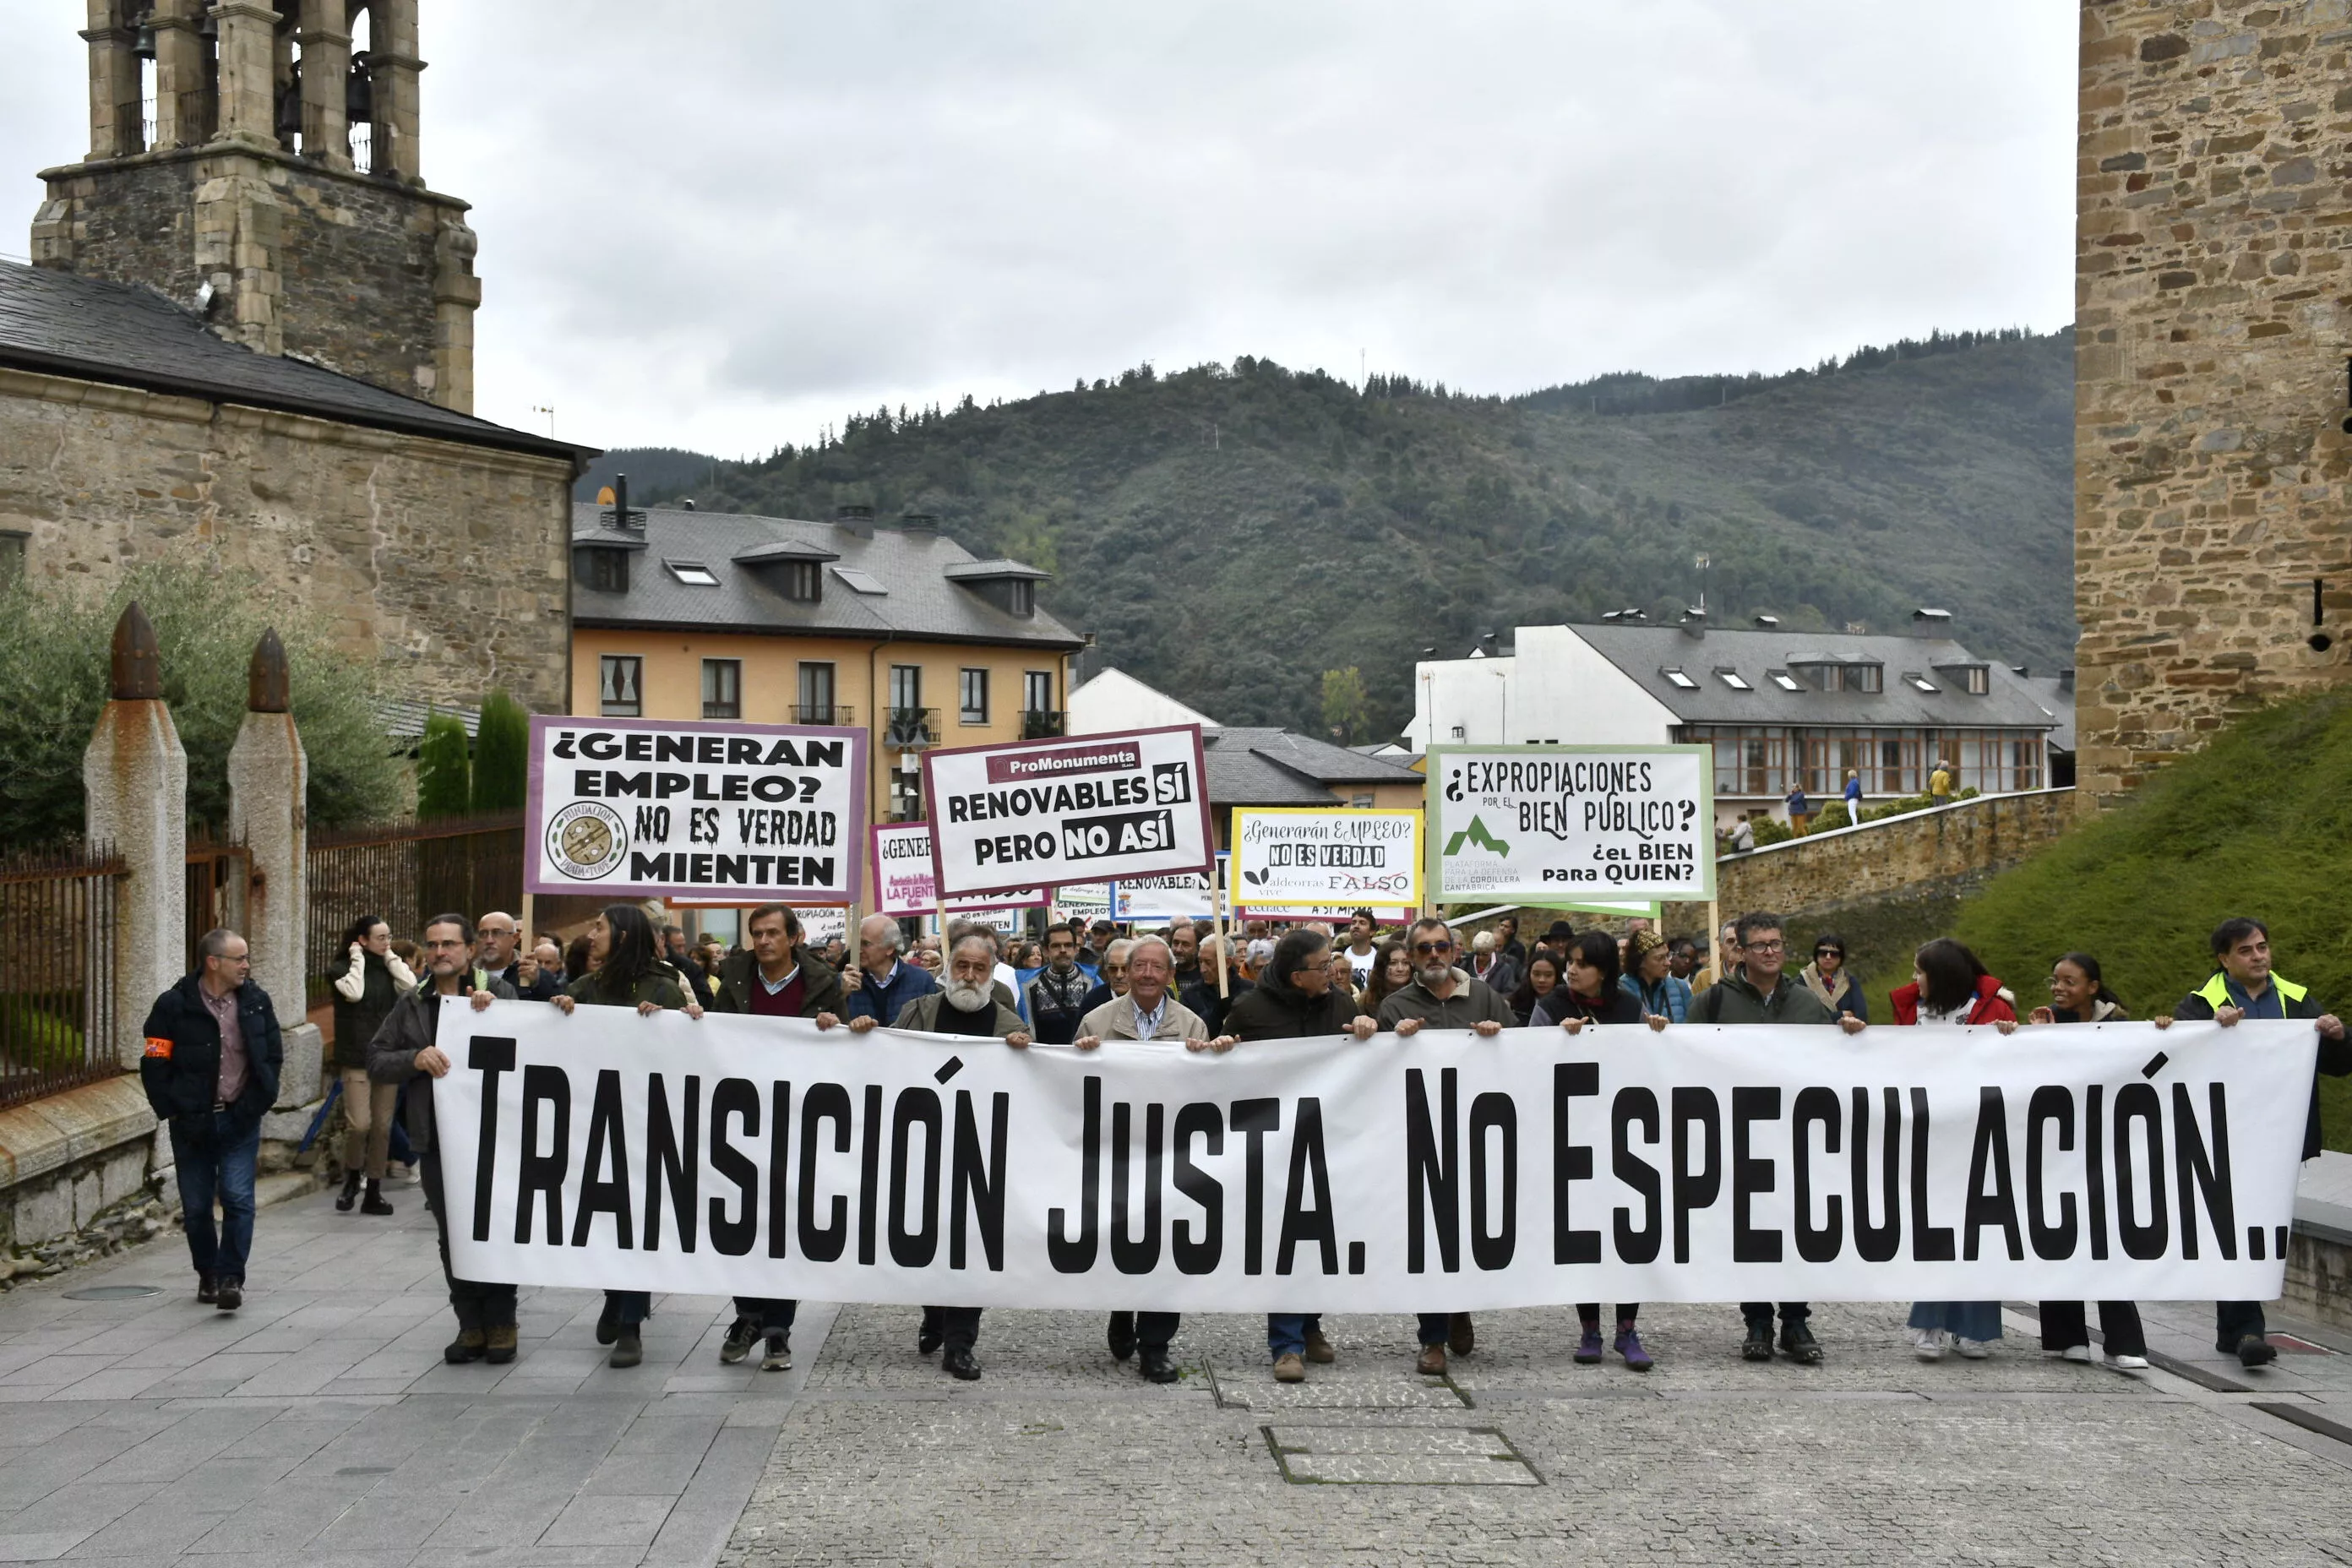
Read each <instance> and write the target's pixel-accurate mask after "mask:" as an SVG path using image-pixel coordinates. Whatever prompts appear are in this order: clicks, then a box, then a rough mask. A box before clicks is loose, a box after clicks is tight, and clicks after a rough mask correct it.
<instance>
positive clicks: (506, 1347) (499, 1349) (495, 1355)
mask: <svg viewBox="0 0 2352 1568" xmlns="http://www.w3.org/2000/svg"><path fill="white" fill-rule="evenodd" d="M514 1358H515V1326H514V1325H513V1324H512V1323H508V1324H505V1325H503V1326H501V1327H499V1328H495V1329H491V1330H488V1331H487V1332H486V1333H485V1334H484V1336H483V1345H482V1359H483V1360H484V1361H486V1362H488V1363H490V1364H491V1365H492V1366H504V1365H506V1364H507V1363H509V1362H510V1361H512V1360H514Z"/></svg>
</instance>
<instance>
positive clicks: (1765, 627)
mask: <svg viewBox="0 0 2352 1568" xmlns="http://www.w3.org/2000/svg"><path fill="white" fill-rule="evenodd" d="M1756 629H1757V630H1758V631H1759V632H1777V631H1779V630H1780V616H1757V617H1756Z"/></svg>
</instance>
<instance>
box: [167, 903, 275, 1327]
mask: <svg viewBox="0 0 2352 1568" xmlns="http://www.w3.org/2000/svg"><path fill="white" fill-rule="evenodd" d="M196 951H197V953H198V955H199V956H198V957H197V960H196V963H197V964H198V966H199V967H198V968H197V970H196V973H194V974H191V975H188V976H186V977H185V978H184V979H183V980H182V981H181V982H180V983H179V984H176V985H174V986H173V987H172V988H171V989H170V990H169V991H166V992H164V993H163V994H162V995H161V996H158V997H157V998H156V999H155V1005H154V1006H153V1007H152V1008H150V1009H149V1010H148V1013H147V1026H146V1028H145V1029H144V1030H143V1031H142V1032H143V1033H144V1034H145V1035H146V1037H147V1047H146V1051H145V1054H144V1055H142V1057H141V1058H140V1061H139V1083H140V1087H141V1088H142V1089H145V1090H146V1091H147V1103H148V1104H149V1105H150V1106H152V1107H153V1108H154V1111H155V1117H156V1120H157V1121H162V1122H163V1124H164V1125H166V1126H167V1127H169V1128H170V1129H171V1131H172V1162H173V1165H175V1166H176V1167H177V1169H178V1173H179V1181H180V1225H181V1227H182V1228H183V1229H184V1230H185V1231H186V1232H187V1236H188V1256H189V1258H190V1260H191V1261H193V1262H194V1264H195V1268H196V1300H199V1301H209V1302H211V1303H213V1304H214V1305H215V1306H216V1307H218V1308H219V1309H220V1310H222V1311H224V1312H234V1311H236V1310H237V1308H239V1307H241V1306H243V1305H244V1304H245V1265H246V1259H247V1258H248V1257H250V1256H251V1255H252V1252H253V1207H254V1205H253V1184H254V1176H255V1171H256V1167H257V1164H258V1163H259V1161H260V1158H261V1119H262V1117H263V1116H264V1115H266V1114H268V1110H269V1108H270V1107H271V1106H273V1105H275V1104H277V1103H278V1069H279V1068H281V1067H283V1066H284V1064H285V1059H286V1047H285V1043H284V1041H283V1040H282V1039H281V1038H280V1037H279V1036H278V1012H277V1009H276V1008H274V1007H272V1006H271V1005H270V1004H269V995H268V993H267V992H265V991H263V990H262V989H261V987H260V986H258V985H256V984H254V983H253V960H252V958H251V956H250V955H249V954H248V953H247V950H246V945H245V938H243V937H241V936H239V935H237V934H236V932H235V931H229V930H226V929H225V928H224V929H219V930H215V931H206V932H205V934H204V936H203V938H202V939H201V940H200V941H199V942H197V944H196ZM215 1196H217V1197H218V1198H219V1199H220V1207H221V1226H220V1229H219V1232H218V1234H217V1235H215V1231H214V1228H213V1199H214V1198H215Z"/></svg>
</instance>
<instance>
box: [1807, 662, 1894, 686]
mask: <svg viewBox="0 0 2352 1568" xmlns="http://www.w3.org/2000/svg"><path fill="white" fill-rule="evenodd" d="M1807 668H1810V669H1811V670H1812V671H1813V672H1814V673H1815V674H1816V675H1818V676H1819V677H1820V678H1821V683H1822V690H1823V691H1861V692H1877V691H1883V690H1885V682H1886V670H1885V667H1884V666H1882V665H1875V664H1816V665H1810V666H1808V667H1807Z"/></svg>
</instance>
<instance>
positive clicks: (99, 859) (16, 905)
mask: <svg viewBox="0 0 2352 1568" xmlns="http://www.w3.org/2000/svg"><path fill="white" fill-rule="evenodd" d="M123 869H124V868H123V864H122V862H121V860H119V859H116V858H113V857H112V856H110V855H102V854H96V853H91V852H88V851H84V850H65V851H55V852H49V853H35V854H30V855H19V856H12V857H8V858H0V1105H15V1104H17V1103H19V1102H21V1101H23V1100H34V1099H37V1098H39V1097H40V1096H42V1095H45V1094H55V1093H56V1092H58V1090H59V1089H71V1088H73V1087H74V1086H75V1085H77V1084H82V1083H89V1082H93V1081H95V1080H97V1079H102V1078H110V1077H112V1076H113V1075H114V1074H115V1073H117V1072H120V1071H121V1063H120V1062H119V1061H118V1060H117V1059H116V1058H115V1054H114V1032H115V1009H116V1008H117V1007H118V1006H119V1005H121V1001H120V998H118V997H117V996H116V995H115V990H114V942H115V904H116V900H117V898H118V896H119V890H120V889H121V879H122V875H123Z"/></svg>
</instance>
